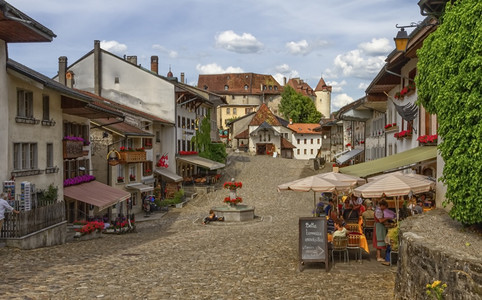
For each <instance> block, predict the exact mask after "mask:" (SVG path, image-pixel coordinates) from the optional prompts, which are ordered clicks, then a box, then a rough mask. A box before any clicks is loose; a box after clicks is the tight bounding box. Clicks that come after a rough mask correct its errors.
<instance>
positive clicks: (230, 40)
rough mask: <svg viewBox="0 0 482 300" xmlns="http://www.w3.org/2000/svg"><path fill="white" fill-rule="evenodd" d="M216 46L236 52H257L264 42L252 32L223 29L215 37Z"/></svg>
mask: <svg viewBox="0 0 482 300" xmlns="http://www.w3.org/2000/svg"><path fill="white" fill-rule="evenodd" d="M215 40H216V46H217V47H219V48H223V49H226V50H228V51H232V52H236V53H243V54H244V53H257V52H259V51H260V50H261V49H263V44H262V43H261V42H260V41H258V40H257V39H256V37H254V36H253V35H252V34H250V33H243V34H242V35H238V34H236V33H235V32H234V31H232V30H227V31H223V32H221V33H220V34H218V35H217V36H216V37H215Z"/></svg>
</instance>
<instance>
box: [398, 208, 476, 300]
mask: <svg viewBox="0 0 482 300" xmlns="http://www.w3.org/2000/svg"><path fill="white" fill-rule="evenodd" d="M399 238H400V241H399V242H400V247H399V260H398V270H397V278H396V282H395V295H396V298H397V299H428V297H427V294H426V285H427V284H428V283H432V282H434V281H435V280H440V281H442V283H446V284H447V288H446V289H445V291H444V294H443V295H444V297H445V298H444V299H471V300H472V299H482V238H481V237H480V234H479V233H477V232H473V231H471V230H470V229H467V228H464V227H463V226H462V225H461V224H459V223H457V222H455V221H454V220H452V219H451V218H450V217H449V216H448V214H447V212H446V211H444V210H442V209H436V210H433V211H430V212H427V213H424V214H423V215H420V216H414V217H409V218H407V219H405V220H403V221H402V222H401V224H400V233H399Z"/></svg>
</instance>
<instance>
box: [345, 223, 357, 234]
mask: <svg viewBox="0 0 482 300" xmlns="http://www.w3.org/2000/svg"><path fill="white" fill-rule="evenodd" d="M345 227H346V229H347V230H348V231H350V232H359V226H358V223H347V224H346V226H345Z"/></svg>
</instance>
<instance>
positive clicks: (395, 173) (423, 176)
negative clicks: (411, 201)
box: [367, 171, 435, 183]
mask: <svg viewBox="0 0 482 300" xmlns="http://www.w3.org/2000/svg"><path fill="white" fill-rule="evenodd" d="M389 175H399V176H407V177H411V178H415V179H420V180H425V181H428V182H431V183H435V181H434V180H433V179H431V177H428V176H425V175H420V174H415V173H402V171H397V172H393V173H386V174H381V175H377V176H373V177H369V178H368V179H367V180H368V182H372V181H375V180H379V179H382V178H385V177H386V176H389Z"/></svg>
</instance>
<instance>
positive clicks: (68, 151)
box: [62, 141, 84, 159]
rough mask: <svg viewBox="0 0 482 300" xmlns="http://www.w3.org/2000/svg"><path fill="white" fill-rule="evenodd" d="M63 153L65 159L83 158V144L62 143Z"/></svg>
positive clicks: (75, 142)
mask: <svg viewBox="0 0 482 300" xmlns="http://www.w3.org/2000/svg"><path fill="white" fill-rule="evenodd" d="M62 143H63V152H64V159H65V158H77V157H81V156H84V154H83V147H84V142H82V141H62Z"/></svg>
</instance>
